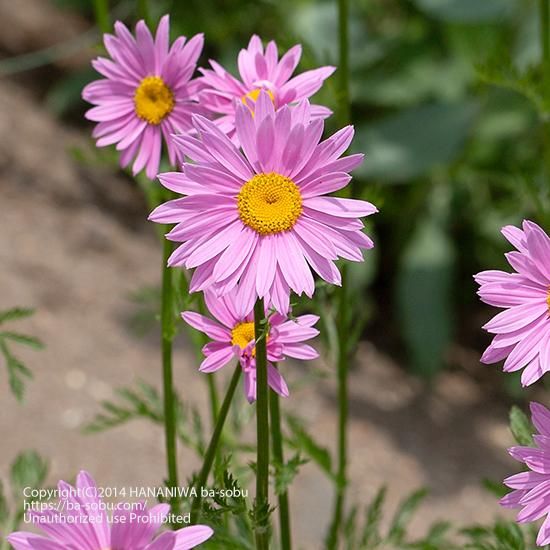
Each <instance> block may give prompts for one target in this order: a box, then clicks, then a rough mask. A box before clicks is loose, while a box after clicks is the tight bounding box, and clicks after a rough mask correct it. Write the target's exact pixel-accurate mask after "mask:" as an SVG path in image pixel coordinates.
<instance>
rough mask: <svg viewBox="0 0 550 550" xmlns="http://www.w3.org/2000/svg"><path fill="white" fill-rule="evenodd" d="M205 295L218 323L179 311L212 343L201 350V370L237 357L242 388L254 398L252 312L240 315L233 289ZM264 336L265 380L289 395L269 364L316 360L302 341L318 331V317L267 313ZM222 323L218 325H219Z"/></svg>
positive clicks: (310, 349) (283, 383)
mask: <svg viewBox="0 0 550 550" xmlns="http://www.w3.org/2000/svg"><path fill="white" fill-rule="evenodd" d="M204 298H205V301H206V305H207V307H208V310H209V311H210V313H211V314H212V316H213V317H214V318H216V319H217V320H218V321H219V322H215V321H212V320H210V319H208V318H207V317H204V316H203V315H200V314H198V313H195V312H193V311H185V312H183V313H182V317H183V319H184V320H185V321H186V322H187V323H188V324H189V325H191V326H192V327H194V328H196V329H197V330H200V331H201V332H204V333H205V334H206V335H208V336H209V337H210V338H212V340H214V341H213V342H210V343H208V344H206V345H205V346H204V348H203V353H204V355H205V356H206V359H205V360H204V361H203V362H202V364H201V366H200V369H199V370H200V371H202V372H208V373H209V372H215V371H217V370H219V369H221V368H222V367H224V366H225V365H227V364H228V363H229V362H231V361H232V360H233V359H237V360H238V361H239V362H240V364H241V367H242V369H243V372H244V391H245V395H246V398H247V399H248V401H249V402H253V401H255V400H256V352H255V347H254V346H255V344H254V313H253V311H250V312H248V314H246V315H241V314H240V313H239V309H240V308H238V307H237V297H236V294H235V292H230V293H228V294H226V295H225V296H223V297H221V298H219V297H217V296H216V295H215V294H214V293H213V292H211V291H210V292H209V291H206V292H205V293H204ZM266 316H268V317H269V333H268V336H267V342H266V343H267V359H268V365H267V378H268V383H269V385H270V386H271V388H273V390H274V391H276V392H277V393H278V394H279V395H282V396H283V397H288V395H289V392H288V386H287V384H286V382H285V380H284V378H283V377H282V375H281V373H280V372H279V370H278V369H277V368H276V367H275V366H274V365H273V364H272V363H275V362H277V363H278V362H280V361H284V360H285V358H286V357H294V358H296V359H315V358H316V357H318V356H319V354H318V353H317V352H316V351H315V349H313V348H312V347H311V346H310V345H308V344H304V343H303V342H304V341H305V340H310V339H311V338H314V337H315V336H317V335H318V334H319V331H318V330H317V329H315V328H313V325H314V324H315V323H316V322H317V321H318V320H319V317H317V316H316V315H301V316H299V317H297V318H296V319H292V320H289V319H287V318H286V317H284V316H282V315H280V314H279V313H273V314H271V315H269V312H268V311H266ZM220 323H221V324H220Z"/></svg>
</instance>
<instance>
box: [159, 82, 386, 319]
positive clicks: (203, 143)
mask: <svg viewBox="0 0 550 550" xmlns="http://www.w3.org/2000/svg"><path fill="white" fill-rule="evenodd" d="M193 123H194V124H195V127H196V129H197V131H198V133H199V138H195V137H191V136H179V137H176V138H175V139H176V143H177V145H178V146H179V147H181V150H182V153H185V155H187V156H188V157H190V158H191V159H193V160H194V161H195V164H193V163H185V164H184V165H183V167H182V172H171V173H166V174H161V175H160V176H159V179H160V181H161V182H162V184H163V185H164V186H165V187H167V188H168V189H171V190H173V191H175V192H177V193H181V194H184V195H188V196H187V197H185V198H181V199H176V200H172V201H169V202H167V203H165V204H163V205H161V206H159V207H158V208H156V209H155V210H154V211H153V212H152V214H151V215H150V219H151V220H153V221H155V222H158V223H177V226H176V227H175V228H174V229H173V230H172V231H170V233H168V235H167V238H168V239H170V240H172V241H176V242H181V243H183V244H182V245H181V246H180V247H179V248H177V249H176V250H175V251H174V253H173V254H172V256H171V257H170V259H169V264H170V265H171V266H182V267H186V268H196V270H195V273H194V275H193V279H192V281H191V285H190V288H191V291H200V290H205V289H207V288H210V287H212V288H213V290H215V291H216V292H217V293H218V295H224V294H226V293H227V292H229V291H230V290H232V289H233V288H234V287H235V286H237V284H238V294H237V297H236V301H237V303H238V304H239V307H240V310H239V313H240V314H241V315H243V314H247V313H248V312H250V311H251V309H252V306H253V304H254V301H255V300H256V298H257V297H265V298H266V301H267V303H268V304H270V305H273V307H275V308H276V309H277V311H279V312H280V313H282V314H286V313H287V312H288V308H289V294H290V290H293V291H294V292H296V293H297V294H301V293H302V292H305V293H306V294H307V295H308V296H310V297H311V296H312V294H313V291H314V280H313V275H312V272H311V269H310V266H311V268H313V269H314V270H315V271H316V272H317V273H318V274H319V275H320V276H321V277H322V278H323V279H325V280H326V281H328V282H330V283H333V284H340V273H339V271H338V269H337V267H336V265H335V264H334V260H336V259H337V258H338V257H342V258H346V259H348V260H352V261H357V262H359V261H362V260H363V256H362V253H361V249H368V248H371V247H372V246H373V242H372V240H371V239H370V238H369V237H368V236H367V235H366V234H365V233H363V231H362V229H363V223H362V222H361V220H360V219H359V218H360V217H363V216H368V215H370V214H373V213H374V212H376V211H377V210H376V208H375V207H374V206H373V205H372V204H370V203H368V202H365V201H361V200H354V199H341V198H337V197H328V196H323V195H325V194H327V193H331V192H333V191H338V190H339V189H342V188H343V187H345V186H346V185H347V184H348V182H349V181H350V180H351V176H350V175H349V174H348V172H349V171H351V170H353V169H354V168H355V167H356V166H358V165H359V164H360V163H361V161H362V159H363V155H361V154H355V155H350V156H347V157H343V158H340V155H342V153H343V152H344V151H345V150H346V149H347V148H348V147H349V144H350V142H351V139H352V137H353V133H354V130H353V127H352V126H347V127H345V128H343V129H342V130H340V131H339V132H337V133H336V134H334V135H333V136H332V137H330V138H328V139H327V140H325V141H322V142H321V143H319V140H320V138H321V134H322V132H323V121H322V120H320V119H315V120H311V111H310V105H309V102H308V100H303V101H302V102H300V103H299V105H297V106H296V107H292V108H290V107H288V106H286V105H285V106H284V107H282V108H281V109H279V110H278V111H277V112H275V109H274V106H273V103H272V102H271V99H270V98H269V96H268V94H267V93H265V92H263V91H262V92H261V93H260V96H259V98H258V102H257V104H256V111H255V114H252V112H251V111H250V110H249V109H248V108H247V107H245V106H244V105H240V106H239V107H238V108H237V118H236V124H237V126H236V129H237V135H238V137H239V142H240V143H241V144H242V151H240V150H238V149H237V148H236V147H235V145H234V144H233V143H232V142H231V141H230V140H229V138H228V137H227V136H226V135H225V134H224V133H223V132H222V131H221V130H220V129H219V128H218V127H217V126H216V125H215V124H214V123H212V122H210V121H208V120H207V119H205V118H204V117H201V116H195V117H193Z"/></svg>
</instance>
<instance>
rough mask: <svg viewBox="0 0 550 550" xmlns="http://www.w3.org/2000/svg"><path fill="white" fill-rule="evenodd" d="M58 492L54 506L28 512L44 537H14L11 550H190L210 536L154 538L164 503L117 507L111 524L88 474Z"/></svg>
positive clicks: (193, 532)
mask: <svg viewBox="0 0 550 550" xmlns="http://www.w3.org/2000/svg"><path fill="white" fill-rule="evenodd" d="M58 489H59V494H60V495H62V496H61V497H60V503H59V506H58V507H56V508H55V509H54V508H51V509H48V510H44V511H41V512H38V511H36V512H29V514H30V517H31V519H32V522H33V524H35V525H36V526H37V527H39V528H40V529H41V530H42V531H43V532H44V533H45V535H46V536H45V537H44V536H42V535H36V534H34V533H30V532H25V531H18V532H15V533H12V534H11V535H9V536H8V537H7V540H8V542H9V543H10V544H11V545H12V546H13V548H14V549H15V550H109V549H110V548H112V549H113V550H189V549H191V548H195V547H196V546H198V545H199V544H201V543H203V542H204V541H205V540H208V539H209V538H210V537H211V536H212V535H213V531H212V529H211V528H210V527H208V526H206V525H194V526H192V527H184V528H183V529H178V530H177V531H165V532H163V533H161V534H160V535H158V536H156V534H157V532H158V531H159V529H160V527H161V526H162V524H163V522H164V521H165V518H166V516H167V515H168V513H169V511H170V506H169V505H168V504H158V505H156V506H153V508H151V509H147V508H146V507H145V505H144V504H142V503H137V504H139V506H133V507H132V509H131V510H129V509H128V507H127V506H116V507H115V510H114V511H113V515H112V519H111V520H109V519H108V517H107V514H106V512H105V509H104V507H102V504H103V503H102V500H101V499H100V498H99V491H98V488H97V486H96V483H95V481H94V480H93V478H92V477H91V476H90V474H89V473H88V472H84V471H82V472H80V473H79V474H78V476H77V478H76V487H72V486H71V485H69V484H68V483H65V482H64V481H60V482H59V485H58Z"/></svg>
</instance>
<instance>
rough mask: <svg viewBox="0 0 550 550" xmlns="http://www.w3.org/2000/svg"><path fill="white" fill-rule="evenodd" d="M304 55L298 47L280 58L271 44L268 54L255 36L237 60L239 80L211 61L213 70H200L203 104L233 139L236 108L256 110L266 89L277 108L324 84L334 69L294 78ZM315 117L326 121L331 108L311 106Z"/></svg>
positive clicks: (275, 46) (299, 98)
mask: <svg viewBox="0 0 550 550" xmlns="http://www.w3.org/2000/svg"><path fill="white" fill-rule="evenodd" d="M301 55H302V47H301V46H299V45H297V46H294V47H292V48H290V50H288V52H286V53H285V54H284V55H283V56H282V57H281V59H279V57H278V51H277V44H276V43H275V42H273V41H271V42H269V44H268V45H267V46H266V48H265V51H264V47H263V45H262V41H261V39H260V37H259V36H256V35H254V36H253V37H252V38H251V39H250V42H249V44H248V48H247V49H242V50H241V51H240V53H239V57H238V68H239V73H240V80H239V79H237V78H235V77H234V76H233V75H231V74H230V73H228V72H227V71H226V70H225V69H224V68H223V67H222V66H221V65H219V64H218V63H217V62H216V61H212V60H210V66H211V67H212V69H199V70H200V72H202V74H203V76H202V77H201V78H200V80H201V81H202V82H203V84H204V88H203V89H202V90H201V93H200V97H201V104H202V105H204V107H205V108H207V109H208V110H209V111H211V112H212V113H214V114H217V115H220V116H219V118H218V119H217V120H216V123H217V124H218V125H219V126H220V128H221V129H222V130H223V131H224V132H225V133H226V134H228V135H229V136H230V137H233V136H234V131H235V114H236V105H238V104H245V105H248V106H249V108H250V109H252V110H254V108H255V103H256V101H257V100H258V97H259V94H260V91H261V90H265V91H266V92H267V93H268V94H269V97H270V99H271V100H272V101H273V103H274V105H275V107H276V108H279V107H282V106H283V105H287V104H290V103H296V102H298V101H300V100H302V99H306V98H309V97H311V96H312V95H313V94H314V93H316V92H317V91H318V90H319V88H321V86H322V85H323V82H324V81H325V79H327V78H328V77H329V76H330V75H331V74H332V73H333V72H334V71H335V67H328V66H327V67H320V68H318V69H313V70H310V71H305V72H303V73H301V74H299V75H297V76H295V77H292V74H293V73H294V70H295V69H296V67H297V66H298V63H299V61H300V57H301ZM311 111H312V116H314V117H322V118H326V117H327V116H329V115H330V114H331V111H330V109H327V108H326V107H323V106H321V105H312V106H311Z"/></svg>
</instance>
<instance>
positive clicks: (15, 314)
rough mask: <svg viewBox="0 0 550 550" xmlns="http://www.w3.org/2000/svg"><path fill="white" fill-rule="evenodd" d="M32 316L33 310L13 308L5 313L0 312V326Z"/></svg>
mask: <svg viewBox="0 0 550 550" xmlns="http://www.w3.org/2000/svg"><path fill="white" fill-rule="evenodd" d="M33 314H34V309H31V308H24V307H14V308H12V309H8V310H6V311H2V312H0V324H2V323H5V322H7V321H17V320H19V319H25V318H26V317H30V316H31V315H33Z"/></svg>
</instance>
